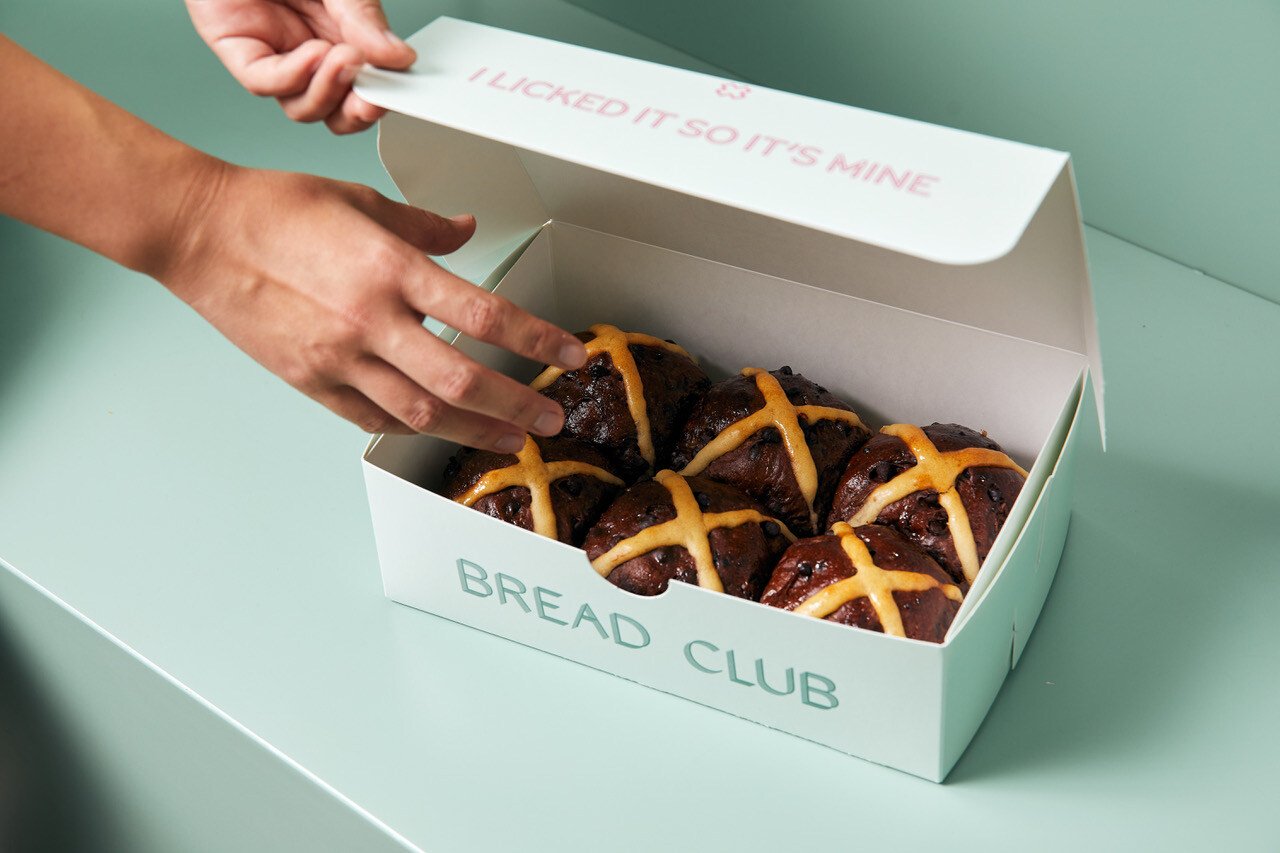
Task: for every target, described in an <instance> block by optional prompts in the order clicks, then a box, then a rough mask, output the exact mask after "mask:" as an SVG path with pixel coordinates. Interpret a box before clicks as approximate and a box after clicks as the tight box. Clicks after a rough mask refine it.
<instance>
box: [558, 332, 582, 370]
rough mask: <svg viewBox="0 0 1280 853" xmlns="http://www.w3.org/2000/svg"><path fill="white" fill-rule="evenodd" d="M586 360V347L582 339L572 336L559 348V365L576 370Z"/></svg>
mask: <svg viewBox="0 0 1280 853" xmlns="http://www.w3.org/2000/svg"><path fill="white" fill-rule="evenodd" d="M586 362H587V348H586V347H585V346H583V345H582V341H580V340H578V339H577V338H573V339H572V340H570V341H569V342H568V343H567V344H565V345H564V346H562V347H561V348H560V365H561V366H562V367H567V368H569V369H570V370H577V369H578V368H579V367H582V365H584V364H586Z"/></svg>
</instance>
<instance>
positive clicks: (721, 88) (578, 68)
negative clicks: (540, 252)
mask: <svg viewBox="0 0 1280 853" xmlns="http://www.w3.org/2000/svg"><path fill="white" fill-rule="evenodd" d="M409 43H410V44H411V45H412V46H413V47H414V49H415V50H417V52H418V57H419V59H418V62H417V63H416V64H415V66H414V67H413V68H412V69H411V70H410V71H408V72H403V73H400V72H387V71H382V70H377V69H366V70H365V71H364V72H362V73H361V75H360V77H359V78H358V80H357V85H356V91H357V93H358V94H359V95H360V96H361V97H362V98H365V99H366V100H368V101H370V102H372V103H374V104H377V105H379V106H382V107H386V108H387V109H389V110H391V111H392V112H391V113H390V114H389V115H388V116H387V117H386V118H384V119H383V120H382V123H381V128H380V134H379V148H380V152H381V155H382V159H383V162H384V163H385V165H386V167H387V170H388V172H389V173H390V174H391V176H392V178H393V179H394V180H395V181H396V184H397V185H398V186H399V188H400V189H401V191H402V192H403V193H404V195H405V198H406V199H407V200H408V201H410V202H411V203H413V204H416V205H419V206H422V207H426V208H429V209H432V210H437V211H440V212H443V213H447V214H452V213H459V212H471V213H474V214H475V215H476V217H477V220H478V228H477V232H476V236H475V237H474V238H473V239H472V240H471V241H470V243H468V245H467V246H465V247H463V248H462V249H461V250H459V251H458V252H456V253H455V254H453V255H450V257H449V263H450V266H451V267H452V268H453V269H454V270H455V271H456V272H458V274H459V275H462V276H463V277H465V278H469V279H471V280H473V281H482V280H484V279H485V278H487V277H488V275H489V274H490V273H491V272H493V271H494V270H495V269H496V268H497V267H498V266H499V265H500V264H501V263H502V262H503V261H504V260H505V259H506V258H507V257H508V255H509V254H510V253H511V251H512V250H513V249H514V248H515V247H517V246H518V245H520V243H522V242H523V241H524V240H525V239H527V238H528V236H529V235H530V234H532V233H533V232H534V231H536V230H537V229H538V228H539V227H541V226H542V225H543V224H544V223H545V222H547V221H548V220H552V219H554V220H560V221H565V222H570V223H573V224H576V225H582V226H584V227H588V228H592V229H595V230H599V231H605V232H608V233H612V234H616V235H618V236H622V237H626V238H629V239H633V240H637V241H641V242H644V243H649V244H653V245H658V246H662V247H664V248H667V249H672V250H675V251H680V252H685V253H688V254H692V255H697V256H699V257H704V258H708V259H711V260H714V261H719V262H722V263H726V264H730V265H732V266H737V267H743V268H746V269H751V270H754V271H757V272H763V273H767V274H770V275H776V276H779V277H781V278H786V279H789V280H793V281H798V282H803V283H805V284H809V285H813V286H816V287H821V288H824V289H828V290H833V291H836V292H841V293H847V294H849V295H853V296H858V297H861V298H865V299H871V300H874V301H876V302H881V303H885V304H889V305H894V306H897V307H900V308H904V309H907V310H912V311H918V312H921V313H924V314H929V315H932V316H936V317H941V318H943V319H947V320H950V321H953V322H957V323H964V324H967V325H972V326H977V327H980V328H984V329H988V330H991V331H995V332H1000V333H1003V334H1008V335H1012V336H1015V337H1019V338H1024V339H1027V340H1034V341H1038V342H1040V343H1044V344H1047V345H1050V346H1054V347H1059V348H1062V349H1066V350H1070V351H1072V352H1076V353H1080V354H1082V355H1086V356H1087V357H1088V358H1089V360H1090V363H1091V366H1092V372H1093V375H1094V387H1095V390H1096V391H1097V393H1098V395H1099V401H1098V402H1099V406H1098V408H1099V412H1101V409H1102V405H1101V402H1102V401H1101V389H1102V373H1101V360H1100V355H1099V351H1098V345H1097V331H1096V322H1095V318H1094V311H1093V302H1092V296H1091V293H1090V288H1089V276H1088V269H1087V265H1086V261H1085V252H1084V241H1083V233H1082V229H1081V224H1080V214H1079V210H1078V206H1077V202H1076V196H1075V186H1074V181H1073V179H1072V175H1071V168H1070V162H1069V157H1068V156H1067V155H1066V154H1064V153H1061V152H1058V151H1051V150H1049V149H1044V148H1037V147H1034V146H1029V145H1023V144H1020V143H1015V142H1008V141H1004V140H999V139H993V138H990V137H985V136H981V135H978V134H973V133H968V132H965V131H959V130H953V129H950V128H944V127H938V126H935V125H930V124H926V123H923V122H917V121H912V120H908V119H903V118H898V117H894V116H888V115H884V114H880V113H874V112H870V111H868V110H862V109H857V108H854V107H848V106H843V105H839V104H833V103H829V102H826V101H820V100H816V99H812V98H806V97H802V96H799V95H793V94H789V93H785V92H779V91H776V90H771V89H764V88H761V87H758V86H749V85H746V84H741V83H737V82H733V81H727V80H723V79H720V78H716V77H711V76H708V75H705V74H699V73H695V72H690V71H684V70H681V69H675V68H669V67H667V66H662V65H656V64H653V63H648V62H643V61H639V60H635V59H629V58H626V57H621V56H616V55H613V54H608V53H603V52H600V51H595V50H590V49H587V48H581V47H575V46H572V45H565V44H561V43H558V42H553V41H548V40H545V39H540V38H535V37H532V36H526V35H521V34H518V33H512V32H508V31H505V30H500V29H495V28H492V27H487V26H483V25H479V24H473V23H468V22H465V21H459V20H454V19H451V18H440V19H437V20H436V21H434V22H433V23H431V24H430V25H428V26H427V27H425V28H424V29H422V30H420V31H419V32H418V33H417V34H416V35H414V36H413V37H411V38H410V39H409Z"/></svg>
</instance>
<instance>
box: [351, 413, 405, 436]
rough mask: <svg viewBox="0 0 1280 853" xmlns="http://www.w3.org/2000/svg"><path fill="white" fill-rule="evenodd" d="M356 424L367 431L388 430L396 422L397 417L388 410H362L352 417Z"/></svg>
mask: <svg viewBox="0 0 1280 853" xmlns="http://www.w3.org/2000/svg"><path fill="white" fill-rule="evenodd" d="M352 420H353V422H354V423H355V425H356V426H358V427H360V429H362V430H364V431H365V432H367V433H371V434H372V433H379V432H387V431H388V430H390V429H391V428H392V427H393V426H394V425H395V423H396V420H395V418H393V417H391V416H390V415H388V414H387V413H386V412H372V411H371V412H361V413H360V414H359V415H357V416H356V417H354V418H352Z"/></svg>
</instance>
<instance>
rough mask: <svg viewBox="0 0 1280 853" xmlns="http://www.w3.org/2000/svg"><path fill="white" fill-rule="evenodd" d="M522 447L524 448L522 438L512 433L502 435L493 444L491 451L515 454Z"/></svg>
mask: <svg viewBox="0 0 1280 853" xmlns="http://www.w3.org/2000/svg"><path fill="white" fill-rule="evenodd" d="M522 447H524V436H523V435H515V434H514V433H513V434H511V435H504V436H503V437H502V438H500V439H498V440H497V441H495V442H494V443H493V449H494V450H496V451H498V452H499V453H516V452H518V451H519V450H520V448H522Z"/></svg>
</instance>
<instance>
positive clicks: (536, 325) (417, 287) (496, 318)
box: [404, 258, 587, 370]
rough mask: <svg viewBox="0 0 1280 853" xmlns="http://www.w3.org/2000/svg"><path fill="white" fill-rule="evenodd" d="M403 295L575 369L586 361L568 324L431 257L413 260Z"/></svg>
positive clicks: (461, 325)
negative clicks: (524, 306) (465, 277)
mask: <svg viewBox="0 0 1280 853" xmlns="http://www.w3.org/2000/svg"><path fill="white" fill-rule="evenodd" d="M404 295H405V300H406V301H407V302H408V303H409V306H410V307H412V308H413V309H415V310H417V311H419V312H421V313H423V314H426V315H427V316H429V317H434V318H436V319H437V320H440V321H442V322H444V323H447V324H449V325H450V326H453V327H454V328H455V329H457V330H458V331H460V332H462V333H463V334H465V335H468V336H469V337H472V338H475V339H476V340H480V341H484V342H485V343H489V344H493V345H495V346H500V347H502V348H503V349H507V350H510V351H511V352H514V353H516V354H517V355H522V356H524V357H525V358H530V359H533V360H534V361H541V362H545V363H547V364H552V365H555V366H556V367H559V368H562V369H564V370H576V369H577V368H579V367H581V366H582V365H583V364H584V363H586V360H587V348H586V347H585V346H583V344H582V341H580V340H578V339H577V338H575V337H574V336H573V335H571V334H569V333H568V332H566V331H565V330H564V329H561V328H560V327H558V326H556V325H553V324H551V323H548V322H547V321H546V320H542V319H539V318H538V317H535V316H533V315H532V314H530V313H529V312H528V311H525V310H524V309H522V308H520V307H519V306H517V305H516V304H515V303H514V302H512V301H511V300H509V299H506V298H505V297H502V296H498V295H496V294H493V293H490V292H489V291H487V290H485V289H484V288H482V287H476V286H475V285H474V284H471V283H469V282H466V281H463V280H462V279H460V278H458V277H457V276H456V275H453V274H452V273H449V272H446V271H445V270H443V269H441V268H440V267H439V266H438V265H436V264H434V263H432V262H431V261H429V260H427V259H426V258H419V262H418V263H416V264H414V266H413V268H412V271H411V272H410V274H409V276H408V277H407V278H406V280H405V284H404Z"/></svg>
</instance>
